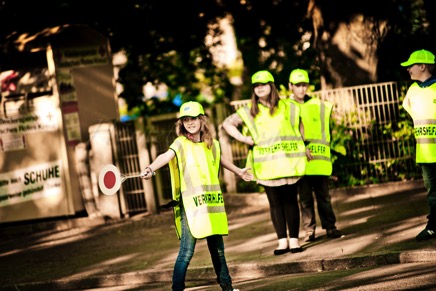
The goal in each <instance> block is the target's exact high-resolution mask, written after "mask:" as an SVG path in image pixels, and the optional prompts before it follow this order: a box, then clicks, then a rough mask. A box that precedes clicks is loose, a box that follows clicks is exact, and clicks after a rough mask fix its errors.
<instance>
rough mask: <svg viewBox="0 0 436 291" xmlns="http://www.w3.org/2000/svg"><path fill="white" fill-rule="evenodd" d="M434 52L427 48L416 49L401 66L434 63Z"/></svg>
mask: <svg viewBox="0 0 436 291" xmlns="http://www.w3.org/2000/svg"><path fill="white" fill-rule="evenodd" d="M434 63H435V61H434V54H432V53H431V52H429V51H427V50H419V51H414V52H413V53H412V54H411V55H410V57H409V59H408V60H407V61H406V62H403V63H401V66H403V67H408V66H411V65H414V64H434Z"/></svg>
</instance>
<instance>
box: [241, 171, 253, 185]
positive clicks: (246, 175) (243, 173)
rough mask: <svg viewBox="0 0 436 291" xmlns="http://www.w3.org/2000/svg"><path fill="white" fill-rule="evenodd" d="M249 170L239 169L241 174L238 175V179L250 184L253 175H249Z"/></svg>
mask: <svg viewBox="0 0 436 291" xmlns="http://www.w3.org/2000/svg"><path fill="white" fill-rule="evenodd" d="M250 170H251V168H243V169H241V173H239V177H241V178H242V179H243V180H244V181H247V182H250V181H252V180H253V178H254V176H253V174H251V173H249V172H248V171H250Z"/></svg>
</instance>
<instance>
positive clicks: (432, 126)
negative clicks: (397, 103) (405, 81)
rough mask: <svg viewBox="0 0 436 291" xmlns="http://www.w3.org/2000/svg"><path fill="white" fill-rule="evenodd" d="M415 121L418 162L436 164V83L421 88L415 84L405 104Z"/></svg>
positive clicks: (409, 91) (410, 89) (408, 93)
mask: <svg viewBox="0 0 436 291" xmlns="http://www.w3.org/2000/svg"><path fill="white" fill-rule="evenodd" d="M403 106H404V108H405V109H406V110H407V111H408V113H409V114H410V116H411V117H412V119H413V127H414V134H415V140H416V162H417V163H435V162H436V83H433V84H432V85H431V86H429V87H426V88H421V87H419V85H418V84H417V83H413V84H412V85H411V86H410V88H409V90H408V91H407V94H406V98H405V100H404V103H403Z"/></svg>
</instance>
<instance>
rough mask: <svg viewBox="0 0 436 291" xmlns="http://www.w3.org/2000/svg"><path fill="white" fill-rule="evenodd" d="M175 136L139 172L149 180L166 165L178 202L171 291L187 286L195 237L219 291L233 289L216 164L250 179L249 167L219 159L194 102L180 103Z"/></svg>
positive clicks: (225, 218)
mask: <svg viewBox="0 0 436 291" xmlns="http://www.w3.org/2000/svg"><path fill="white" fill-rule="evenodd" d="M176 134H177V136H178V137H177V138H176V139H175V141H174V142H173V143H172V144H171V145H170V148H169V150H168V151H166V152H165V153H163V154H161V155H159V156H158V157H157V158H156V159H155V160H154V161H153V162H152V163H151V164H150V165H149V166H148V167H146V168H145V170H144V171H143V172H142V173H141V175H142V177H143V179H146V180H147V179H150V178H151V177H152V176H153V174H154V171H156V170H157V169H159V168H161V167H163V166H164V165H166V164H169V167H170V173H171V185H172V194H173V195H172V196H173V200H175V202H176V204H177V205H176V206H175V207H174V217H175V224H176V231H177V236H178V237H179V239H180V249H179V254H178V256H177V259H176V262H175V265H174V272H173V284H172V290H184V289H185V277H186V272H187V269H188V265H189V263H190V261H191V259H192V257H193V255H194V250H195V245H196V242H197V239H203V238H206V240H207V246H208V249H209V252H210V255H211V259H212V264H213V266H214V269H215V273H216V275H217V282H218V283H219V284H220V286H221V289H222V290H223V291H232V290H233V291H236V290H237V289H233V287H232V279H231V277H230V274H229V270H228V267H227V262H226V258H225V253H224V240H223V235H228V222H227V214H226V211H225V207H224V199H223V195H222V192H221V187H220V180H219V169H220V165H222V166H223V167H224V168H226V169H228V170H229V171H232V172H233V173H235V174H237V175H239V176H240V177H241V178H242V179H244V180H245V181H251V180H252V179H253V175H252V174H250V173H249V172H248V170H249V168H243V169H241V168H238V167H237V166H235V165H233V164H232V163H231V162H229V161H228V160H225V159H222V158H221V150H220V144H219V142H218V141H217V140H216V139H213V138H212V136H211V133H210V130H209V128H208V124H207V117H206V116H205V115H204V110H203V107H202V106H201V104H200V103H198V102H192V101H191V102H186V103H184V104H183V105H182V106H181V107H180V116H179V120H178V121H177V123H176Z"/></svg>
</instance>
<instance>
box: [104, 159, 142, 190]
mask: <svg viewBox="0 0 436 291" xmlns="http://www.w3.org/2000/svg"><path fill="white" fill-rule="evenodd" d="M137 177H141V174H137V175H129V176H126V175H123V174H121V173H120V171H119V170H118V168H117V167H115V166H114V165H106V166H104V167H103V168H102V169H101V171H100V174H99V175H98V186H99V187H100V190H101V192H103V194H105V195H113V194H115V193H116V192H117V191H118V190H120V187H121V183H123V182H124V181H125V180H126V179H129V178H137Z"/></svg>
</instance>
